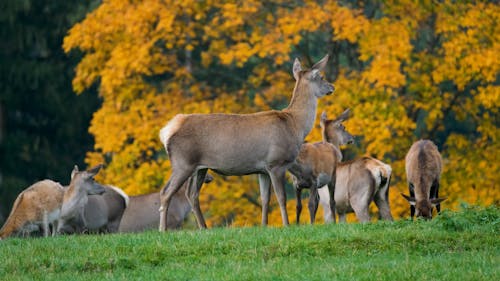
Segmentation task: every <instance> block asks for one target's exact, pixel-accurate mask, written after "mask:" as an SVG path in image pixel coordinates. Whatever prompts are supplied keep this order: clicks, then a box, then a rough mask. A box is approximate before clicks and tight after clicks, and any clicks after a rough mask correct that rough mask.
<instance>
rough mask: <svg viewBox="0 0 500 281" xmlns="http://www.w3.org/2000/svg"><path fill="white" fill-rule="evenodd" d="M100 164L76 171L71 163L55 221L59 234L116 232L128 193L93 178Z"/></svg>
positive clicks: (76, 168)
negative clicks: (71, 166) (68, 177)
mask: <svg viewBox="0 0 500 281" xmlns="http://www.w3.org/2000/svg"><path fill="white" fill-rule="evenodd" d="M101 167H102V166H101V165H99V166H96V167H94V168H91V169H89V170H88V171H79V170H78V167H77V166H75V168H74V169H73V172H72V173H71V182H70V184H69V186H68V187H67V188H66V189H65V191H64V197H63V200H62V207H61V215H60V218H59V223H58V232H60V233H83V232H86V231H89V232H109V233H112V232H116V231H117V230H118V226H119V225H120V220H121V217H122V215H123V212H124V210H125V208H126V206H127V204H128V196H127V195H126V194H125V193H124V192H123V191H122V190H121V189H119V188H117V187H113V186H104V185H101V184H99V183H97V182H96V181H95V180H94V176H95V175H96V174H97V173H98V172H99V170H100V169H101Z"/></svg>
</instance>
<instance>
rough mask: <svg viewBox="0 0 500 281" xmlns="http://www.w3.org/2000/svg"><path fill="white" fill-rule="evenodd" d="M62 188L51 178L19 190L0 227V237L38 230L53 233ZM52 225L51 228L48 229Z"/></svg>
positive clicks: (45, 233) (61, 196)
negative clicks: (0, 227) (7, 215)
mask: <svg viewBox="0 0 500 281" xmlns="http://www.w3.org/2000/svg"><path fill="white" fill-rule="evenodd" d="M63 194H64V188H63V186H62V185H60V184H59V183H57V182H54V181H51V180H43V181H39V182H37V183H35V184H33V185H31V186H30V187H28V188H27V189H25V190H24V191H23V192H21V193H20V194H19V195H18V196H17V199H16V201H14V204H13V206H12V210H11V212H10V215H9V217H8V218H7V220H6V221H5V224H4V225H3V227H2V229H0V239H3V238H6V237H9V236H11V235H14V234H19V235H22V236H25V235H29V234H30V233H32V232H36V231H39V230H40V228H41V229H42V230H43V232H44V236H45V237H47V236H48V235H49V232H52V235H54V234H55V230H56V223H57V219H58V218H59V212H60V209H61V202H62V198H63ZM50 226H52V230H50Z"/></svg>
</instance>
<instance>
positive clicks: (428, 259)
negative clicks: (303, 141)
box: [0, 206, 500, 280]
mask: <svg viewBox="0 0 500 281" xmlns="http://www.w3.org/2000/svg"><path fill="white" fill-rule="evenodd" d="M499 233H500V209H499V208H498V207H488V208H480V207H471V206H466V207H463V208H462V210H461V211H458V212H450V211H444V212H443V213H442V214H441V215H440V216H439V217H437V218H435V219H434V220H432V221H421V220H418V221H409V220H401V221H397V222H393V223H390V222H378V223H370V224H343V225H339V224H337V225H314V226H310V225H300V226H295V225H294V226H290V227H286V228H283V227H280V228H272V227H268V228H263V227H246V228H214V229H209V230H204V231H198V230H188V231H175V232H168V233H159V232H156V231H151V232H146V233H141V234H113V235H84V236H65V237H63V236H59V237H53V238H48V239H43V238H29V239H20V238H13V239H7V240H3V241H0V261H1V262H0V280H413V279H418V280H500V235H499Z"/></svg>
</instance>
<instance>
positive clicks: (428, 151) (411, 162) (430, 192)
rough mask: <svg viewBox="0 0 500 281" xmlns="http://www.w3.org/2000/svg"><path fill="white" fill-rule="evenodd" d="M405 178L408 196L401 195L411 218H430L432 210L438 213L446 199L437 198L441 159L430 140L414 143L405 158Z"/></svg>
mask: <svg viewBox="0 0 500 281" xmlns="http://www.w3.org/2000/svg"><path fill="white" fill-rule="evenodd" d="M405 162H406V178H407V181H408V188H409V191H410V196H406V195H404V194H403V193H401V195H402V196H403V197H404V198H405V199H406V200H408V202H409V203H410V212H411V217H412V218H413V216H414V215H417V217H424V218H426V219H431V218H432V208H433V207H434V206H435V207H436V209H437V211H438V213H439V212H440V211H441V205H440V203H441V202H442V201H444V200H446V198H438V193H439V180H440V177H441V169H442V159H441V154H439V151H438V149H437V147H436V145H435V144H434V143H433V142H432V141H430V140H419V141H417V142H415V143H414V144H413V145H412V146H411V148H410V150H409V151H408V154H406V158H405Z"/></svg>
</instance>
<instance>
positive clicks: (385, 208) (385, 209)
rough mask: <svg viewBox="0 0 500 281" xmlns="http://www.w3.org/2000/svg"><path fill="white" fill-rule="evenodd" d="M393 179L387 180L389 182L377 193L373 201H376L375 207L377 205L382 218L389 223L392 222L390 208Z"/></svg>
mask: <svg viewBox="0 0 500 281" xmlns="http://www.w3.org/2000/svg"><path fill="white" fill-rule="evenodd" d="M390 181H391V179H390V178H389V179H387V182H386V183H385V184H384V186H382V188H381V189H379V190H378V191H377V193H376V194H375V197H374V198H373V201H375V205H377V208H378V212H379V214H380V218H382V219H384V220H388V221H392V220H393V218H392V214H391V208H390V207H389V200H388V197H389V196H388V195H389V184H390Z"/></svg>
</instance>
